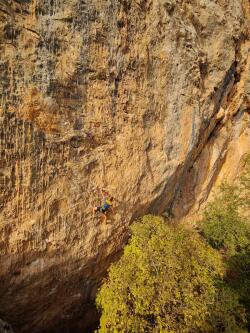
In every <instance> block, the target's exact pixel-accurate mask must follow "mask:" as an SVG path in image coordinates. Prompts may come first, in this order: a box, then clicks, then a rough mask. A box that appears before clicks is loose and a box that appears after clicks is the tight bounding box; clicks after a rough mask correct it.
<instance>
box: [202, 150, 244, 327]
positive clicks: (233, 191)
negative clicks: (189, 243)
mask: <svg viewBox="0 0 250 333" xmlns="http://www.w3.org/2000/svg"><path fill="white" fill-rule="evenodd" d="M244 162H245V167H244V170H243V174H242V177H241V178H240V182H239V183H238V184H237V185H234V186H231V185H228V184H222V186H221V187H220V189H219V192H218V193H217V195H216V196H215V198H214V200H213V202H211V203H210V204H209V205H208V207H207V209H206V211H205V213H204V217H203V219H202V221H201V228H202V231H203V234H204V236H205V238H206V240H207V241H208V243H209V244H210V245H211V246H212V247H214V248H215V249H218V250H224V251H223V253H224V254H226V256H224V259H225V263H226V269H227V273H226V283H227V284H226V286H227V293H228V292H229V291H230V292H231V293H233V294H234V295H235V300H236V298H238V302H239V304H240V306H242V305H243V306H244V308H245V310H246V317H247V321H248V328H249V330H250V223H249V222H250V221H248V219H249V208H250V155H249V156H247V157H246V159H245V161H244ZM223 297H225V295H224V296H223ZM223 297H222V299H224V298H223ZM235 304H236V303H235ZM222 308H225V306H223V307H222ZM216 312H217V314H218V313H220V312H219V308H217V310H216ZM227 322H228V323H231V321H230V318H227ZM228 332H238V331H237V330H236V329H231V330H230V329H229V328H228Z"/></svg>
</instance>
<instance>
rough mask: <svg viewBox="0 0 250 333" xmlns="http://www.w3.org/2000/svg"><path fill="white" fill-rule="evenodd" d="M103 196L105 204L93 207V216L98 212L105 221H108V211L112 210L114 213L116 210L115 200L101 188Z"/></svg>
mask: <svg viewBox="0 0 250 333" xmlns="http://www.w3.org/2000/svg"><path fill="white" fill-rule="evenodd" d="M101 194H102V198H103V204H102V206H97V207H93V217H94V215H95V214H96V213H101V218H102V220H103V222H106V221H107V213H108V212H109V211H110V210H111V211H112V213H113V212H114V209H113V202H114V198H113V197H111V196H108V193H107V192H106V191H104V190H103V189H102V190H101Z"/></svg>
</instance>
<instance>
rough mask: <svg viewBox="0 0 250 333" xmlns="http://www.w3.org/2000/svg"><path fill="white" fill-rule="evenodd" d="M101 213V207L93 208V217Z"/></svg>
mask: <svg viewBox="0 0 250 333" xmlns="http://www.w3.org/2000/svg"><path fill="white" fill-rule="evenodd" d="M100 211H101V207H93V209H92V216H93V217H94V216H95V214H96V213H97V212H100Z"/></svg>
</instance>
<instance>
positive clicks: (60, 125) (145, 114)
mask: <svg viewBox="0 0 250 333" xmlns="http://www.w3.org/2000/svg"><path fill="white" fill-rule="evenodd" d="M248 33H249V7H248V1H247V0H220V1H213V0H211V1H196V0H190V1H183V0H133V1H132V0H108V1H107V0H92V1H90V0H70V1H66V0H25V1H19V0H1V1H0V77H1V81H0V82H1V85H0V101H1V104H0V128H1V129H0V147H1V160H0V175H1V183H0V186H1V201H0V207H1V208H0V209H1V211H0V253H1V258H0V281H1V284H0V317H1V318H3V319H5V320H7V321H8V322H10V323H11V324H12V325H13V327H14V329H15V330H16V331H17V332H28V331H29V332H31V331H32V332H34V333H35V332H53V331H55V330H56V329H60V328H61V327H63V328H64V330H65V331H66V328H67V329H68V330H72V331H74V332H77V329H78V326H79V328H80V329H81V330H82V327H86V326H87V325H88V324H89V323H90V322H91V319H92V318H93V316H94V314H93V313H92V312H91V311H92V310H91V304H92V303H93V300H94V297H95V293H96V289H97V287H98V285H99V283H100V281H101V279H102V277H103V276H104V274H105V271H106V269H107V267H108V265H109V263H110V262H111V261H112V260H114V258H115V256H116V254H117V253H118V252H119V251H120V250H121V248H122V247H123V245H124V243H125V241H126V239H127V236H128V226H129V224H130V223H131V221H132V220H133V219H135V218H136V217H138V216H140V215H142V214H145V213H147V212H151V213H152V212H154V213H163V212H165V211H169V210H171V211H172V213H173V214H174V215H175V216H176V217H177V218H181V217H183V216H186V215H187V214H188V213H190V212H191V213H192V212H195V211H197V209H198V208H199V207H200V205H201V204H202V203H203V202H204V201H205V200H206V198H207V197H208V195H209V193H210V190H211V188H212V186H213V184H214V183H215V182H216V180H217V179H218V176H219V177H222V176H220V175H222V174H225V175H227V170H229V171H230V172H231V170H232V168H231V165H232V164H233V170H232V174H233V175H232V177H234V176H235V175H236V174H237V168H238V167H239V166H240V163H241V161H242V157H243V155H244V154H245V153H246V152H247V151H249V128H248V125H249V123H248V122H249V93H250V89H249V86H250V82H249V56H248V54H249V35H248ZM223 165H225V167H223ZM223 170H224V171H223ZM100 187H104V188H106V189H107V190H108V191H109V192H110V193H112V195H113V196H114V197H115V198H117V199H118V201H119V202H117V204H116V209H115V213H114V214H111V215H110V216H109V222H108V223H107V224H104V223H101V222H100V220H99V219H98V218H95V219H92V217H91V211H92V206H94V205H97V204H99V203H100V196H99V194H98V188H100ZM74 324H75V325H74ZM65 327H66V328H65Z"/></svg>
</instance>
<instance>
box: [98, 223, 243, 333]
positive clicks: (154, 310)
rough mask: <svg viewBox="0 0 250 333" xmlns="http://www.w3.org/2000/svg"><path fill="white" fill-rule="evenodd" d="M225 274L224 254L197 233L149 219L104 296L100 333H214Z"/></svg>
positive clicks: (137, 230)
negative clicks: (214, 309) (214, 310)
mask: <svg viewBox="0 0 250 333" xmlns="http://www.w3.org/2000/svg"><path fill="white" fill-rule="evenodd" d="M222 275H223V265H222V261H221V258H220V254H219V253H218V252H217V251H215V250H213V249H212V248H211V247H210V246H209V245H207V244H206V243H205V242H203V241H202V239H201V238H200V237H199V236H198V235H197V234H196V233H194V232H193V231H188V230H185V229H183V228H181V227H170V226H168V225H166V223H165V222H164V220H163V219H162V218H160V217H154V216H145V217H144V218H143V219H142V220H141V221H140V222H137V223H135V224H134V225H133V226H132V237H131V239H130V242H129V244H128V245H127V246H126V247H125V250H124V254H123V256H122V257H121V259H120V260H119V261H118V262H117V263H116V264H113V265H112V266H111V268H110V270H109V278H108V280H106V282H105V283H104V284H103V286H102V288H101V289H100V291H99V293H98V296H97V306H98V308H99V309H101V311H102V316H101V320H100V329H99V331H98V332H105V333H108V332H137V333H138V332H169V333H170V332H182V333H185V332H190V331H193V332H195V331H197V332H212V329H213V327H212V326H211V323H212V324H213V325H215V324H214V323H213V320H212V319H211V315H209V314H210V313H211V312H212V306H213V304H218V302H219V300H217V298H216V297H217V293H218V287H217V283H218V281H220V279H221V277H222ZM229 294H230V293H228V295H229ZM231 296H232V295H231ZM231 296H230V295H229V296H228V297H229V299H230V297H231ZM229 302H230V301H229ZM234 305H235V306H234V307H233V308H232V309H231V313H232V317H233V318H235V316H234V311H236V313H237V314H236V315H239V313H238V312H237V306H238V303H237V300H235V304H234ZM221 312H223V310H222V311H221ZM224 312H225V313H223V315H222V317H224V318H225V317H226V314H227V310H225V311H224ZM232 321H233V320H232ZM220 325H221V323H220ZM228 332H231V331H228ZM235 332H240V331H237V330H236V329H235Z"/></svg>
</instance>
